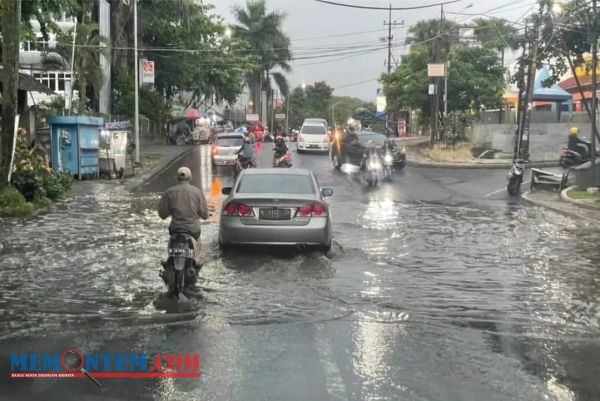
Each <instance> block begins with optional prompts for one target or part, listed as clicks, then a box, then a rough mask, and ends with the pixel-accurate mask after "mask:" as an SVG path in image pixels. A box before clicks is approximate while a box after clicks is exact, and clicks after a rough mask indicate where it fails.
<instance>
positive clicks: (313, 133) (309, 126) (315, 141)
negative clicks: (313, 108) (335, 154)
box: [298, 122, 329, 153]
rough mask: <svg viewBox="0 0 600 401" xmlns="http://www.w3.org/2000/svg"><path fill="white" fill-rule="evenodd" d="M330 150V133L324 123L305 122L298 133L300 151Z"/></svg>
mask: <svg viewBox="0 0 600 401" xmlns="http://www.w3.org/2000/svg"><path fill="white" fill-rule="evenodd" d="M308 150H314V151H324V152H328V151H329V134H328V132H327V127H326V126H325V125H323V124H322V123H316V122H310V123H309V122H305V123H304V124H302V129H300V133H299V134H298V153H302V152H304V151H308Z"/></svg>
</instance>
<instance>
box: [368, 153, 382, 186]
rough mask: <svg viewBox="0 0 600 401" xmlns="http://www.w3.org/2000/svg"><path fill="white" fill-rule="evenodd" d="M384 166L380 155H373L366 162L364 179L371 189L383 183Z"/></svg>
mask: <svg viewBox="0 0 600 401" xmlns="http://www.w3.org/2000/svg"><path fill="white" fill-rule="evenodd" d="M382 173H383V164H382V163H381V159H380V157H379V156H378V155H376V154H372V155H370V156H369V157H368V158H367V160H366V161H365V168H364V179H365V181H366V182H367V183H368V184H369V186H370V187H372V186H376V185H377V184H379V181H381V177H382Z"/></svg>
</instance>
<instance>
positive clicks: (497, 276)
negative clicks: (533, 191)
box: [0, 144, 600, 401]
mask: <svg viewBox="0 0 600 401" xmlns="http://www.w3.org/2000/svg"><path fill="white" fill-rule="evenodd" d="M291 147H292V148H293V147H294V145H291ZM293 156H294V166H295V167H302V168H309V169H312V170H313V171H314V172H315V173H316V175H317V177H318V180H319V182H320V184H321V186H322V187H330V188H333V190H334V196H333V198H332V200H331V213H332V218H333V240H334V244H333V248H332V251H331V254H330V255H321V254H320V253H317V252H304V253H298V252H296V251H295V250H287V249H284V250H277V249H264V248H261V249H240V250H236V251H234V252H230V253H227V254H222V253H221V252H220V251H219V250H218V247H217V234H218V213H217V214H215V215H214V216H213V217H212V219H211V220H210V221H208V222H206V224H205V226H204V230H203V233H202V241H203V244H204V253H205V258H206V265H205V266H204V268H203V270H202V273H201V280H200V287H201V294H202V297H199V298H197V299H191V300H188V301H185V302H179V303H172V302H167V301H165V300H164V299H163V298H162V297H161V293H163V292H164V290H165V288H164V284H163V282H162V280H161V279H160V278H159V277H158V270H159V261H160V260H161V259H163V258H164V254H165V251H166V249H165V248H166V242H167V239H168V234H167V230H166V228H167V226H168V222H165V221H161V220H160V219H159V218H158V216H157V215H156V212H155V210H154V208H155V207H156V204H157V202H158V199H159V196H160V193H161V192H162V191H164V190H165V189H166V188H167V187H168V186H170V185H172V184H173V181H174V174H175V173H174V172H175V170H176V168H178V167H179V166H181V165H186V166H189V167H191V168H192V171H193V173H194V183H195V184H196V185H198V186H200V187H202V188H203V189H205V191H206V192H207V195H208V197H209V201H210V202H211V204H212V205H213V206H214V207H215V208H217V209H218V206H219V202H220V201H221V200H222V197H221V196H213V195H211V191H212V189H213V188H214V185H215V179H216V178H218V180H219V182H220V184H221V185H222V186H229V185H231V180H232V178H231V171H230V170H228V169H223V168H219V169H216V170H214V169H213V168H212V166H211V164H210V149H209V148H208V147H207V146H200V147H199V148H198V150H197V151H194V152H193V153H191V154H189V155H188V156H187V157H185V158H182V159H181V160H180V161H178V162H177V163H176V164H174V165H173V166H171V167H170V168H169V169H167V170H166V171H165V172H164V173H163V174H161V175H159V176H158V177H156V179H154V180H153V181H152V182H149V183H148V184H147V185H145V186H143V187H142V188H141V189H140V190H139V191H138V192H136V193H133V194H132V193H129V192H127V191H126V190H125V189H124V187H123V186H121V185H118V184H114V183H107V182H98V181H96V182H91V181H90V182H83V183H82V184H81V185H79V186H78V187H77V188H76V190H75V192H74V194H73V197H72V198H71V199H70V200H68V201H66V202H63V203H61V204H59V205H58V206H57V207H56V209H55V210H54V211H52V212H50V213H47V214H43V215H41V216H39V217H38V218H34V219H26V220H19V219H4V220H0V222H1V226H0V244H2V246H1V247H0V266H1V268H0V350H1V352H0V375H1V377H2V378H1V380H0V399H6V400H31V399H48V400H58V399H60V400H100V399H111V400H290V401H291V400H294V401H295V400H407V401H408V400H411V401H412V400H414V401H421V400H427V401H449V400H457V401H458V400H461V401H462V400H557V401H558V400H560V401H563V400H590V401H591V400H598V399H600V384H598V377H600V364H598V362H597V361H598V360H599V357H600V337H599V336H598V333H599V317H600V311H599V308H598V306H599V305H600V279H599V276H598V269H599V268H600V247H599V246H598V245H597V244H598V240H599V239H600V235H599V234H600V228H599V227H593V226H591V225H590V224H589V223H585V222H582V221H579V220H574V219H572V218H569V217H565V216H562V215H559V214H556V213H553V212H550V211H547V210H544V209H540V208H537V207H533V206H530V205H528V204H526V203H523V202H521V201H520V200H519V199H518V198H512V197H510V196H509V195H508V194H507V193H506V191H505V189H504V186H505V176H506V171H503V170H447V169H437V168H431V169H427V168H412V167H406V169H405V170H404V171H401V172H397V173H396V174H395V176H394V178H393V182H391V183H384V184H382V185H380V186H379V187H377V188H368V187H367V186H366V184H365V183H363V182H362V181H361V180H360V178H359V177H356V176H352V175H348V174H344V173H340V172H337V171H334V170H333V169H332V168H331V165H330V163H329V161H328V158H327V156H325V155H320V154H302V155H297V154H296V153H295V151H294V155H293ZM270 157H271V150H270V145H269V144H264V145H263V147H262V149H259V160H260V163H261V164H262V165H263V166H268V165H269V163H270V160H271V159H270ZM409 157H410V155H409ZM69 348H77V349H79V350H81V351H82V352H83V353H100V352H102V353H120V352H133V353H142V352H146V353H148V354H151V355H154V354H158V353H161V354H164V353H184V352H186V353H198V354H199V355H200V360H201V370H202V375H201V377H200V378H199V379H188V378H160V379H101V380H100V381H101V382H102V383H103V386H104V387H102V388H97V387H96V386H95V385H94V384H93V383H92V382H90V381H89V380H87V379H76V380H74V379H10V378H9V371H8V370H9V367H10V358H9V354H10V353H11V352H13V353H25V352H37V353H54V352H57V353H62V352H63V351H64V350H66V349H69Z"/></svg>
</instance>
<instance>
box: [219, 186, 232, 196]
mask: <svg viewBox="0 0 600 401" xmlns="http://www.w3.org/2000/svg"><path fill="white" fill-rule="evenodd" d="M221 193H222V194H223V195H229V194H230V193H231V187H225V188H223V189H222V190H221Z"/></svg>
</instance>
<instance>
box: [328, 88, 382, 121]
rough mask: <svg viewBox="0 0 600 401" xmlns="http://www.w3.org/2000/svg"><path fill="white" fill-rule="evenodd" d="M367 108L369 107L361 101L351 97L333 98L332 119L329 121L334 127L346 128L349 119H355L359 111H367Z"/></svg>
mask: <svg viewBox="0 0 600 401" xmlns="http://www.w3.org/2000/svg"><path fill="white" fill-rule="evenodd" d="M366 108H367V105H366V104H365V102H364V101H362V100H361V99H358V98H355V97H349V96H333V97H332V98H331V117H330V118H329V121H330V123H331V125H332V126H334V127H344V126H345V125H346V122H347V121H348V119H349V118H351V117H354V116H355V115H356V114H357V113H358V112H359V111H362V110H365V111H367V110H366ZM367 112H368V111H367ZM373 112H374V110H373Z"/></svg>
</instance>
